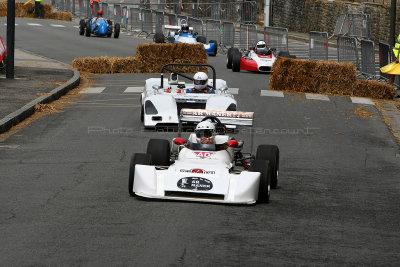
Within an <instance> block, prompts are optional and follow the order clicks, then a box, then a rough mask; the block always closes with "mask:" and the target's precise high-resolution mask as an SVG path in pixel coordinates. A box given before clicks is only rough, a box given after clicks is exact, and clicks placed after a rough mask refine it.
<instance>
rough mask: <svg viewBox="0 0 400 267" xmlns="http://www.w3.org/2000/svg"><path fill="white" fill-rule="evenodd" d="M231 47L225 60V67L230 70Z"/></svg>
mask: <svg viewBox="0 0 400 267" xmlns="http://www.w3.org/2000/svg"><path fill="white" fill-rule="evenodd" d="M232 49H233V48H232V47H231V48H229V49H228V53H227V59H226V67H227V68H228V69H232V56H233V55H232Z"/></svg>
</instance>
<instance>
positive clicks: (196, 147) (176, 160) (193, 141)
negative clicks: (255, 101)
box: [128, 109, 279, 204]
mask: <svg viewBox="0 0 400 267" xmlns="http://www.w3.org/2000/svg"><path fill="white" fill-rule="evenodd" d="M253 117H254V113H253V112H240V111H210V110H196V109H182V111H181V120H182V121H183V122H184V121H189V122H197V123H199V124H198V126H201V125H203V124H204V125H203V126H206V128H207V129H211V131H208V133H212V132H214V133H215V134H214V135H213V140H214V141H213V143H204V142H202V141H201V140H199V135H202V133H205V131H203V129H205V127H202V126H201V127H199V130H198V128H197V127H196V131H195V132H194V133H190V135H189V137H188V138H187V140H185V139H183V138H181V137H177V138H174V139H173V141H172V147H171V143H170V142H169V141H168V140H164V139H150V141H149V142H148V145H147V151H146V153H135V154H133V156H132V158H131V163H130V169H129V186H128V190H129V194H130V195H131V196H135V195H137V196H141V197H145V198H158V199H171V200H182V201H199V202H214V203H227V204H253V203H255V202H269V198H270V189H271V188H276V187H277V183H278V174H279V148H278V147H277V146H275V145H259V146H258V148H257V152H256V155H252V154H251V153H244V152H242V149H243V144H244V142H243V141H240V140H239V141H238V140H235V139H234V138H232V137H230V136H229V135H227V134H226V133H225V131H224V129H225V127H224V124H225V123H226V124H235V125H238V126H240V125H247V126H251V125H252V124H253ZM179 132H181V131H179ZM209 136H210V135H209Z"/></svg>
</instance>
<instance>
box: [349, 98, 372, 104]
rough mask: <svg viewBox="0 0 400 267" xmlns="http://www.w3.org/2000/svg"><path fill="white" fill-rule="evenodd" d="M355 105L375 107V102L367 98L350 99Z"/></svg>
mask: <svg viewBox="0 0 400 267" xmlns="http://www.w3.org/2000/svg"><path fill="white" fill-rule="evenodd" d="M350 99H351V102H353V103H354V104H364V105H375V103H374V101H372V100H371V99H369V98H366V97H350Z"/></svg>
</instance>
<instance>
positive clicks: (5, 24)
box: [4, 23, 18, 26]
mask: <svg viewBox="0 0 400 267" xmlns="http://www.w3.org/2000/svg"><path fill="white" fill-rule="evenodd" d="M4 26H7V23H4ZM15 26H18V24H17V23H15Z"/></svg>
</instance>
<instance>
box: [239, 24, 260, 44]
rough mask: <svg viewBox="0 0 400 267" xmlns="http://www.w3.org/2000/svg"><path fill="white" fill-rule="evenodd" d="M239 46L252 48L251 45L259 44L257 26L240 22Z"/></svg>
mask: <svg viewBox="0 0 400 267" xmlns="http://www.w3.org/2000/svg"><path fill="white" fill-rule="evenodd" d="M239 36H240V40H239V48H240V49H244V50H250V49H251V47H253V46H255V45H256V44H257V41H258V38H257V26H255V25H250V24H240V30H239Z"/></svg>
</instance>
